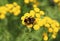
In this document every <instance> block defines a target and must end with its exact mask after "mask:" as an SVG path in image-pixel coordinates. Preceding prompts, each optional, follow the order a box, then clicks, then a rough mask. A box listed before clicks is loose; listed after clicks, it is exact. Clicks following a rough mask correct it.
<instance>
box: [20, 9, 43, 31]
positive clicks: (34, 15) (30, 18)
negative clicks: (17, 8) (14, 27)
mask: <svg viewBox="0 0 60 41" xmlns="http://www.w3.org/2000/svg"><path fill="white" fill-rule="evenodd" d="M43 15H44V12H43V11H41V10H40V9H39V8H34V10H30V12H29V13H25V14H24V16H22V17H21V20H22V24H23V25H26V26H27V27H28V28H32V27H33V29H34V30H38V29H39V28H40V26H39V25H38V24H39V21H40V17H41V16H43Z"/></svg>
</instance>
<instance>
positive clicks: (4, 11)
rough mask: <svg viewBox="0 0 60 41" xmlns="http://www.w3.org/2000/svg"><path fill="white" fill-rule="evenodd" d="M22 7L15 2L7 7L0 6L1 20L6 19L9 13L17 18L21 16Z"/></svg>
mask: <svg viewBox="0 0 60 41" xmlns="http://www.w3.org/2000/svg"><path fill="white" fill-rule="evenodd" d="M20 8H21V7H20V6H19V5H18V4H17V3H16V2H14V3H13V4H6V5H5V6H0V19H4V18H5V15H6V14H7V13H8V12H9V13H12V14H14V15H15V16H17V15H19V14H20V12H21V10H20Z"/></svg>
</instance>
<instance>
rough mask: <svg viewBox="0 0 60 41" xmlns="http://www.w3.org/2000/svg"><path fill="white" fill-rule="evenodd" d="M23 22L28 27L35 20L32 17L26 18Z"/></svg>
mask: <svg viewBox="0 0 60 41" xmlns="http://www.w3.org/2000/svg"><path fill="white" fill-rule="evenodd" d="M24 22H25V23H26V24H27V25H30V24H34V23H35V19H34V18H33V17H32V18H31V17H28V18H26V19H25V20H24Z"/></svg>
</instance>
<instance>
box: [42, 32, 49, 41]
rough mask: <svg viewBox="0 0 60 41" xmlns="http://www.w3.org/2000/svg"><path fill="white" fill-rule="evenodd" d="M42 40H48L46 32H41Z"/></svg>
mask: <svg viewBox="0 0 60 41" xmlns="http://www.w3.org/2000/svg"><path fill="white" fill-rule="evenodd" d="M43 40H44V41H47V40H48V36H47V34H46V33H43Z"/></svg>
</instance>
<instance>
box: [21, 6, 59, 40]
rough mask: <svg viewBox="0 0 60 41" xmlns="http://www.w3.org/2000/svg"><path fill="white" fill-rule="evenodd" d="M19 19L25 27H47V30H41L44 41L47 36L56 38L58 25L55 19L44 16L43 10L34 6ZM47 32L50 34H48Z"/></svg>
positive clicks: (37, 28)
mask: <svg viewBox="0 0 60 41" xmlns="http://www.w3.org/2000/svg"><path fill="white" fill-rule="evenodd" d="M21 20H22V24H23V25H25V26H27V28H33V29H34V30H39V29H40V28H42V27H43V28H44V29H47V32H46V31H43V40H45V41H47V40H48V38H49V37H51V38H56V35H57V32H58V31H59V27H60V26H59V23H58V22H57V21H56V20H53V19H51V18H50V17H48V16H44V12H43V11H41V10H40V9H39V8H37V7H35V8H34V10H30V12H29V13H25V14H24V16H22V17H21ZM47 33H49V34H51V36H48V35H49V34H47Z"/></svg>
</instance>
